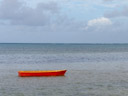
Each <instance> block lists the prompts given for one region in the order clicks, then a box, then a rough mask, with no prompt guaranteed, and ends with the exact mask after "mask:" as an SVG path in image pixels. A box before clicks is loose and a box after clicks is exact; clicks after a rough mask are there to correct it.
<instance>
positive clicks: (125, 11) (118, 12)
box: [104, 6, 128, 18]
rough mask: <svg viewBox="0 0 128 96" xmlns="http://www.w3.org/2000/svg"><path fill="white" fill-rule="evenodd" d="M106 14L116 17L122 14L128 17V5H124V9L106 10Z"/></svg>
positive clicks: (106, 15)
mask: <svg viewBox="0 0 128 96" xmlns="http://www.w3.org/2000/svg"><path fill="white" fill-rule="evenodd" d="M104 16H105V17H108V18H115V17H122V16H125V17H128V6H125V7H123V9H121V10H118V9H116V10H113V11H111V12H106V13H105V14H104Z"/></svg>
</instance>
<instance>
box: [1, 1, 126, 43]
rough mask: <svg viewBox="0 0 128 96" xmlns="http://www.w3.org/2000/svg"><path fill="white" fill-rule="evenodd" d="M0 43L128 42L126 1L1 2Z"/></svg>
mask: <svg viewBox="0 0 128 96" xmlns="http://www.w3.org/2000/svg"><path fill="white" fill-rule="evenodd" d="M0 43H128V0H0Z"/></svg>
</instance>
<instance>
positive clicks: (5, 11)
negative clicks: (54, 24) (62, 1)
mask: <svg viewBox="0 0 128 96" xmlns="http://www.w3.org/2000/svg"><path fill="white" fill-rule="evenodd" d="M58 13H59V7H58V5H57V3H55V2H50V3H38V4H37V6H36V8H31V7H28V6H27V4H26V3H25V2H20V1H18V0H3V1H1V4H0V20H3V21H4V23H5V21H6V22H8V23H9V24H11V25H28V26H44V25H46V24H49V23H50V20H51V18H52V17H54V15H55V14H58Z"/></svg>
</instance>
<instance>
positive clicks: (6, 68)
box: [0, 44, 128, 96]
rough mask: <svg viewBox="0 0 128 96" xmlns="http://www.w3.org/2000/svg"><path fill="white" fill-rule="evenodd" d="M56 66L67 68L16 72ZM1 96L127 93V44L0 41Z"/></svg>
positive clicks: (111, 95) (122, 95) (113, 95)
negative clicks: (40, 73)
mask: <svg viewBox="0 0 128 96" xmlns="http://www.w3.org/2000/svg"><path fill="white" fill-rule="evenodd" d="M53 69H55V70H57V69H67V70H68V71H67V73H66V74H65V76H61V77H23V78H21V77H18V75H17V71H19V70H53ZM0 96H128V44H0Z"/></svg>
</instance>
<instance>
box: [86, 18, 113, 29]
mask: <svg viewBox="0 0 128 96" xmlns="http://www.w3.org/2000/svg"><path fill="white" fill-rule="evenodd" d="M111 24H112V21H111V20H110V19H108V18H105V17H101V18H97V19H93V20H90V21H88V23H87V26H86V28H85V29H86V30H88V29H95V28H96V29H101V28H104V27H106V26H108V25H111Z"/></svg>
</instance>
